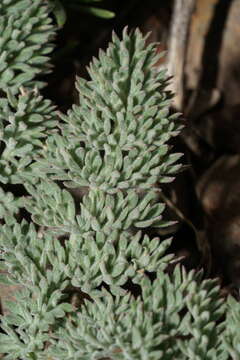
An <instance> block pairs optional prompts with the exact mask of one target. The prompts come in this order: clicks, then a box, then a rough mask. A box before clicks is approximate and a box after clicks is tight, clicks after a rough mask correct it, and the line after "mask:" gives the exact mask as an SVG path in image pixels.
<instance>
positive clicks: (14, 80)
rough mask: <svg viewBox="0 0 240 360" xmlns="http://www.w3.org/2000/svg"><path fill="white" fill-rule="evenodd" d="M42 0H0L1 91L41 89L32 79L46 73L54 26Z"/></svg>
mask: <svg viewBox="0 0 240 360" xmlns="http://www.w3.org/2000/svg"><path fill="white" fill-rule="evenodd" d="M49 12H50V9H49V5H48V2H47V1H43V0H22V1H17V0H12V1H11V0H10V1H9V0H2V1H1V4H0V33H1V39H0V88H1V89H2V90H3V91H6V90H7V89H11V90H12V92H14V93H16V92H17V91H18V89H19V87H20V86H25V87H27V88H34V87H36V86H37V87H42V86H43V83H42V82H41V81H36V79H34V78H35V76H36V75H37V74H39V73H41V74H43V73H46V72H48V71H49V64H48V59H49V58H48V54H49V53H50V52H51V51H52V49H53V45H52V43H51V42H52V38H53V36H54V27H53V25H52V24H51V19H50V17H49Z"/></svg>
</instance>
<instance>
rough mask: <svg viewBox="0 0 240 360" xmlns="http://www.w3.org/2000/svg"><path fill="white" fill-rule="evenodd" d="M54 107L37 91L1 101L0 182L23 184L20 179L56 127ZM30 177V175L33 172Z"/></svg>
mask: <svg viewBox="0 0 240 360" xmlns="http://www.w3.org/2000/svg"><path fill="white" fill-rule="evenodd" d="M57 119H58V118H57V115H56V112H55V107H54V106H53V105H52V103H51V101H50V100H45V99H43V97H42V96H40V95H39V94H38V92H37V91H26V92H24V93H23V94H20V95H19V96H18V97H15V96H14V95H13V94H12V93H11V91H9V92H8V98H7V99H5V98H2V99H0V143H1V158H0V180H1V182H3V183H7V182H10V183H20V182H22V181H23V180H22V178H21V176H22V175H23V173H25V172H26V175H27V173H28V171H30V169H29V170H28V166H29V165H30V164H31V163H32V161H33V159H34V158H35V157H36V156H37V155H38V154H39V152H40V150H41V149H42V148H43V146H44V138H45V137H47V135H48V134H49V133H50V132H51V131H52V129H53V128H55V127H56V125H57ZM30 174H31V171H30Z"/></svg>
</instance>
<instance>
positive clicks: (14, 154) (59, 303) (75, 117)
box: [0, 0, 240, 360]
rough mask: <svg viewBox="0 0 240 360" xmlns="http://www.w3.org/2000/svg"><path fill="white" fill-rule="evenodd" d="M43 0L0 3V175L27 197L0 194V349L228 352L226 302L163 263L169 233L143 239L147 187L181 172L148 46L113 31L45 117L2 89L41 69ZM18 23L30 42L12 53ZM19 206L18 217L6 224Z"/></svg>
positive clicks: (234, 310) (224, 356)
mask: <svg viewBox="0 0 240 360" xmlns="http://www.w3.org/2000/svg"><path fill="white" fill-rule="evenodd" d="M84 2H85V3H88V0H85V1H84ZM46 3H47V2H46V1H43V2H41V4H40V2H39V1H38V0H36V1H35V2H34V3H33V1H31V0H3V1H2V2H1V4H0V14H1V15H2V17H0V28H1V26H2V27H3V28H4V36H5V38H4V39H5V40H6V41H10V40H9V39H11V42H10V44H9V51H8V48H6V49H5V47H4V46H5V45H4V43H3V42H2V43H1V39H0V88H2V86H8V87H9V88H8V91H7V98H2V99H0V121H1V123H0V140H1V150H2V152H1V159H0V181H1V182H3V183H4V182H5V183H8V182H9V183H13V184H14V183H20V184H22V183H24V186H25V190H26V192H27V193H28V195H26V196H24V197H22V198H19V199H14V197H13V196H12V194H11V193H6V192H4V191H3V190H1V189H0V197H1V201H0V217H1V218H2V219H4V222H5V224H3V225H2V226H1V231H0V260H1V261H0V263H1V264H0V265H1V271H3V274H7V275H6V278H3V276H1V277H0V281H5V282H7V283H8V282H9V283H11V284H17V285H20V290H19V291H17V292H16V294H15V298H16V301H9V302H8V303H7V304H6V305H7V308H8V313H7V314H5V315H4V316H2V319H1V320H2V321H1V328H2V333H1V334H0V351H1V352H3V353H4V358H5V359H7V360H16V359H21V360H23V359H24V360H26V359H34V360H43V359H44V360H45V359H51V360H61V359H62V360H95V359H99V360H100V359H101V360H103V359H109V360H130V359H131V360H139V359H140V360H160V359H163V360H172V359H182V360H187V359H192V360H212V359H213V360H217V359H221V360H228V358H229V357H231V358H232V359H234V360H235V359H238V357H239V354H240V347H239V344H240V341H239V336H238V326H239V323H240V316H239V309H240V307H239V303H238V302H237V301H236V300H234V299H233V298H229V301H228V304H227V306H225V305H223V301H222V300H221V299H220V300H219V287H218V285H217V281H216V280H205V279H203V276H202V273H201V272H194V271H190V272H188V273H187V272H186V270H184V268H182V267H180V266H175V268H173V263H174V262H176V259H174V256H173V255H171V254H169V247H170V244H171V239H165V240H160V239H159V238H157V237H154V236H150V235H149V234H148V235H147V234H146V230H145V228H147V227H164V226H168V225H169V222H167V221H166V220H164V218H162V217H164V209H165V206H164V204H162V203H158V184H159V183H162V182H170V181H172V180H173V179H174V176H175V174H176V173H177V172H178V171H179V169H180V167H181V165H180V164H179V163H178V160H179V158H180V157H181V154H176V153H172V152H171V151H170V148H169V145H168V141H169V140H170V139H171V138H172V137H174V136H176V135H177V134H178V133H179V131H180V128H181V126H180V125H179V123H178V121H177V117H176V116H175V115H173V116H172V115H170V113H169V107H170V101H171V94H169V93H168V91H166V85H167V79H166V74H165V72H160V73H159V72H157V69H155V68H154V64H155V63H156V62H157V59H158V56H156V51H155V50H156V47H155V45H149V46H146V38H144V37H143V36H142V35H141V33H140V32H139V31H138V30H136V31H135V32H131V33H130V34H128V33H127V31H126V30H124V32H123V40H122V41H120V40H119V39H118V37H116V35H115V34H113V43H112V44H110V45H109V47H108V49H107V51H106V52H105V53H104V52H103V51H100V53H99V59H94V60H93V62H92V64H91V65H90V67H89V74H90V78H91V79H90V81H86V80H80V79H78V80H77V87H78V90H79V93H80V101H79V105H75V106H73V108H72V109H71V110H70V111H69V112H68V114H67V115H62V116H61V117H62V119H63V121H64V123H62V124H58V123H57V122H56V120H57V117H56V112H55V109H54V107H53V106H52V104H51V103H50V102H49V101H47V100H44V99H43V98H42V97H40V96H39V95H38V94H37V93H36V91H28V90H27V91H26V90H25V89H23V88H22V89H21V92H22V94H21V96H18V97H16V96H15V93H16V91H17V88H18V87H19V85H21V84H22V83H24V84H25V85H26V86H27V87H31V85H32V79H33V77H34V76H35V74H36V73H38V71H42V70H44V69H45V70H46V67H45V65H44V64H46V58H45V54H47V53H48V52H49V51H50V48H51V45H50V47H49V45H48V44H47V45H46V48H45V47H44V46H45V45H44V46H43V44H45V43H48V41H49V37H50V36H51V34H52V26H51V25H49V24H50V23H51V21H50V19H49V16H48V11H49V8H48V6H47V5H46ZM33 14H34V16H35V20H34V21H33V17H32V16H33ZM27 16H28V21H27ZM59 19H60V20H59V21H64V19H61V18H59ZM41 24H42V25H41ZM23 25H26V26H27V30H25V28H24V30H22V31H21V30H20V29H21V26H23ZM39 26H40V28H41V26H43V28H41V29H40V30H41V31H40V30H39ZM43 29H44V31H42V30H43ZM24 31H25V32H26V34H25V35H26V36H27V40H28V41H29V42H31V44H32V47H31V46H29V43H28V42H26V44H25V45H26V46H25V47H21V46H22V45H21V36H22V32H24ZM19 32H20V33H19ZM36 44H39V47H38V48H35V45H36ZM1 46H2V51H1ZM13 48H15V50H16V52H14V51H13ZM9 54H11V56H12V58H13V59H14V61H13V64H15V65H14V66H12V67H11V66H10V65H9V62H8V59H9V57H8V56H10V55H9ZM16 64H17V65H16ZM19 67H20V68H19ZM15 71H16V72H15ZM56 126H59V128H60V131H57V130H56ZM45 137H47V139H46V140H45ZM23 206H25V208H26V210H27V214H25V215H24V216H25V217H26V219H28V221H27V220H23V221H22V220H21V219H18V221H16V218H15V216H16V215H17V214H18V211H19V208H21V207H23ZM29 214H30V215H31V218H32V220H33V222H32V223H30V224H29V223H28V222H30V216H29ZM34 223H35V224H34ZM139 228H140V229H143V230H141V231H139ZM170 264H172V266H171V267H170V271H168V270H169V265H170ZM150 278H151V279H152V280H150ZM132 288H134V289H137V291H136V293H137V294H138V295H136V296H133V295H132V294H131V291H132ZM106 289H107V290H106ZM226 309H227V311H228V313H227V316H226V319H225V320H224V315H225V313H224V311H225V310H226Z"/></svg>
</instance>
